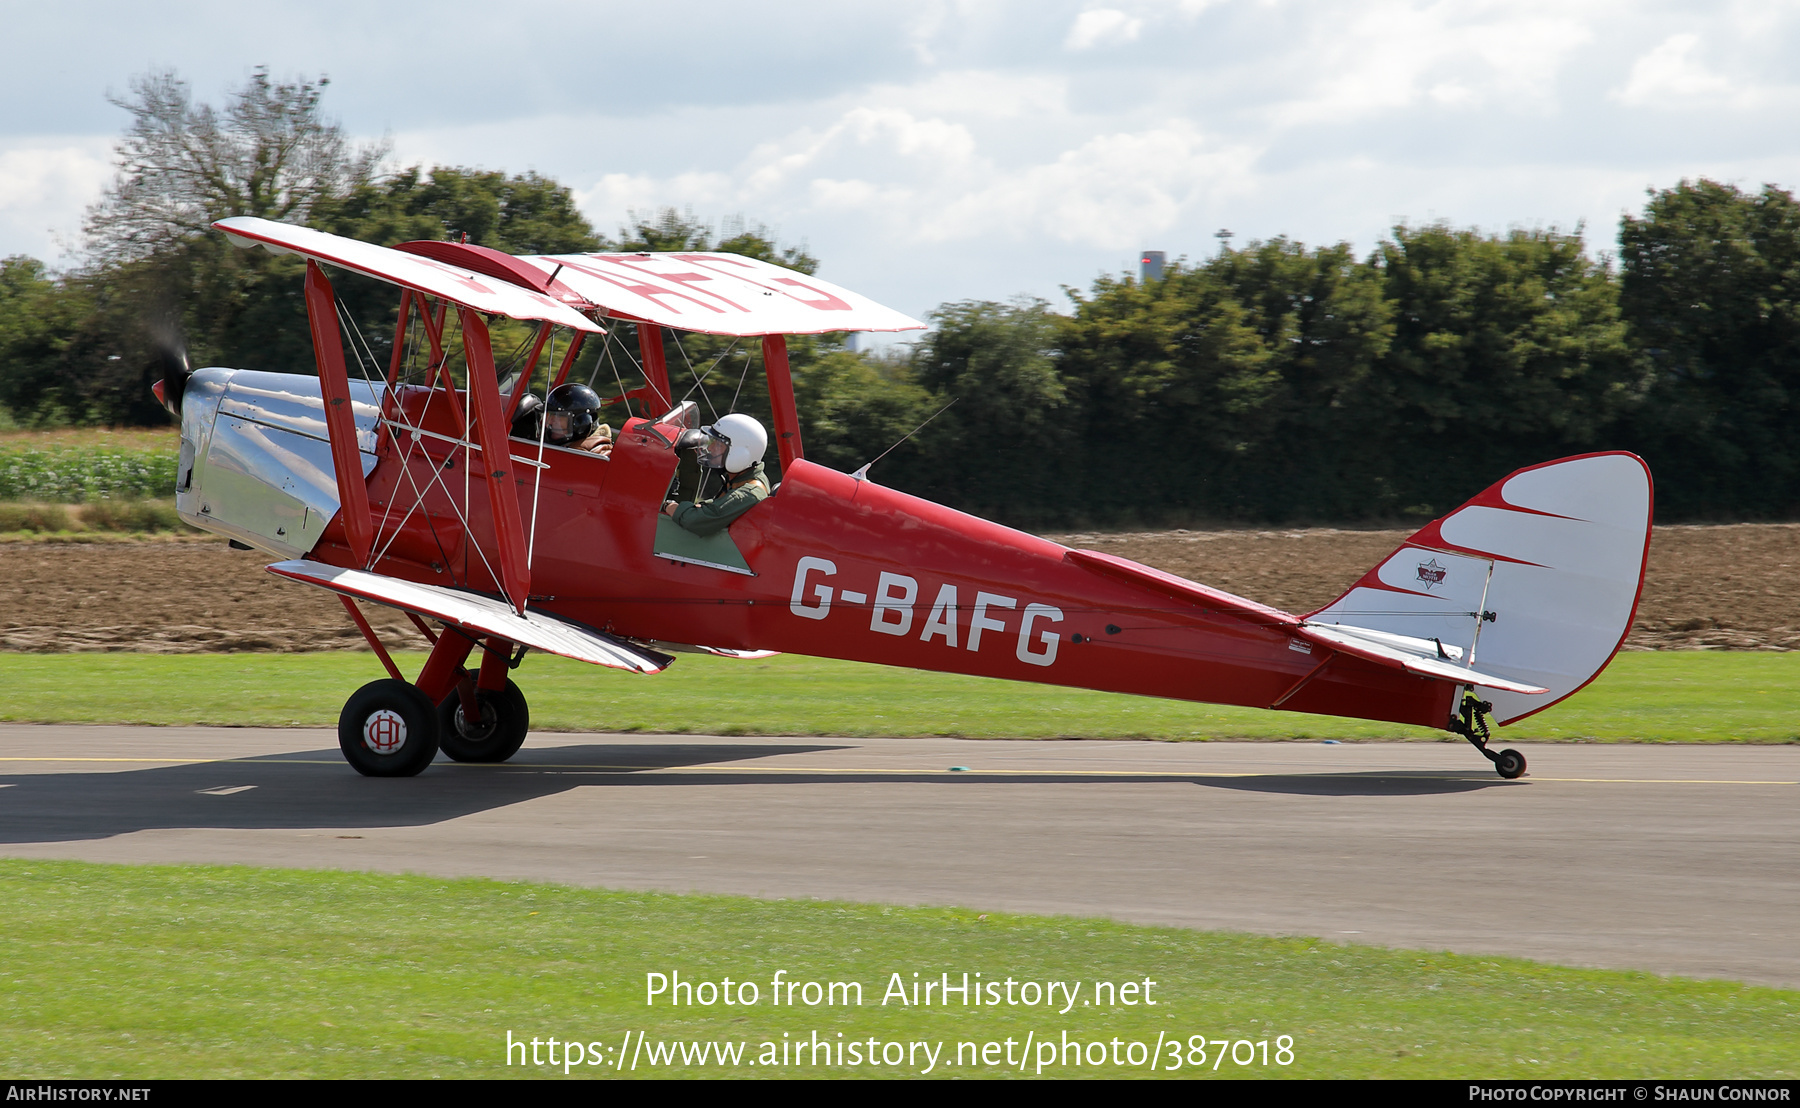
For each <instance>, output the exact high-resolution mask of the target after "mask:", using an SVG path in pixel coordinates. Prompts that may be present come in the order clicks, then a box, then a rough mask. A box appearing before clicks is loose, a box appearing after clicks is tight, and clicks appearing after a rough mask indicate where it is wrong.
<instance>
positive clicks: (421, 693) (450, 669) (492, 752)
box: [338, 598, 531, 777]
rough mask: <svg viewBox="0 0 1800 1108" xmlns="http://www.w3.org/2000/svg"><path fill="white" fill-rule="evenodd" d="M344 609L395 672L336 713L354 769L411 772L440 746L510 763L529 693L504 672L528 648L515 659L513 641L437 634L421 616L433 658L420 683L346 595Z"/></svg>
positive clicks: (525, 722) (459, 754)
mask: <svg viewBox="0 0 1800 1108" xmlns="http://www.w3.org/2000/svg"><path fill="white" fill-rule="evenodd" d="M344 607H345V609H346V610H348V611H349V613H350V616H351V618H352V619H354V620H355V621H356V625H357V627H358V628H359V629H361V631H362V633H363V637H364V638H366V639H367V640H368V642H369V646H370V647H371V648H372V649H373V650H374V651H375V653H376V656H377V657H379V658H380V659H381V663H382V665H384V666H386V667H387V671H388V673H390V674H391V675H392V676H391V677H389V678H388V679H386V680H383V681H371V682H370V683H369V684H367V685H364V686H363V687H362V688H360V689H358V690H356V694H355V695H354V696H352V697H351V698H350V700H349V702H348V703H346V704H345V705H344V710H343V713H342V714H340V715H339V716H338V746H339V748H340V749H342V750H343V752H344V758H345V760H347V761H348V762H349V763H350V765H351V766H352V767H353V768H354V769H355V770H356V772H358V773H360V774H362V775H363V776H365V777H413V776H416V775H417V774H419V773H421V772H423V771H424V769H425V767H426V766H428V765H430V764H431V760H432V759H433V758H436V757H437V752H438V749H439V747H440V746H442V748H443V751H444V753H446V754H448V755H450V757H451V758H453V759H455V760H456V761H458V762H504V761H506V760H507V759H508V758H510V757H512V756H513V755H514V754H517V753H518V752H519V747H520V746H521V745H523V744H524V742H525V734H526V732H527V731H529V730H530V728H531V717H530V714H529V712H528V711H527V709H526V706H525V694H524V693H522V692H520V691H519V686H517V685H515V684H513V682H512V681H511V680H510V679H509V678H508V677H507V676H506V671H507V670H509V669H512V668H514V667H516V666H517V665H518V664H519V660H520V659H521V658H523V657H524V656H525V650H524V648H523V647H521V648H520V649H519V653H518V656H517V657H514V656H512V655H511V653H510V652H511V648H512V645H513V644H512V643H510V642H507V641H506V640H504V639H501V638H498V637H490V638H488V639H487V640H486V642H485V643H480V642H478V641H477V639H476V638H475V637H474V636H471V635H469V634H467V633H466V632H464V631H462V630H460V629H446V631H445V632H444V633H443V634H441V635H434V634H432V632H431V630H430V629H429V628H428V627H426V626H425V625H424V623H423V622H422V621H420V620H418V619H416V618H415V619H414V621H413V622H415V623H417V624H418V625H419V629H420V630H421V631H424V632H425V635H426V637H427V638H428V639H430V640H431V657H430V658H428V659H426V662H425V668H424V669H422V670H420V672H419V679H418V681H417V682H413V683H409V682H407V681H406V680H404V679H403V678H402V677H401V676H400V668H399V667H398V666H396V665H395V664H394V660H393V658H391V657H389V656H388V652H387V649H386V648H385V647H383V646H382V644H381V640H380V639H379V638H377V637H376V635H375V632H374V631H373V630H372V629H371V628H370V627H369V624H368V621H367V620H365V619H364V618H363V617H362V613H361V612H359V611H357V609H356V606H355V605H354V604H352V603H351V602H350V601H349V600H348V599H347V598H346V599H345V600H344ZM477 646H481V647H482V655H481V664H480V665H479V666H478V667H476V672H475V673H470V672H469V671H468V670H467V669H465V668H463V663H464V662H465V661H467V660H468V657H469V654H470V652H471V651H473V650H474V649H475V648H476V647H477Z"/></svg>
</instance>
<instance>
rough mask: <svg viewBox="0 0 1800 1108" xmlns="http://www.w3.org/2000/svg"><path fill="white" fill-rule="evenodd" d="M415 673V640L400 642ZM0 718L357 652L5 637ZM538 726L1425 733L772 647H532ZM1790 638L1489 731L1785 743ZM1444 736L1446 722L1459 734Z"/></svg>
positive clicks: (529, 676) (319, 711)
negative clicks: (108, 646) (652, 656)
mask: <svg viewBox="0 0 1800 1108" xmlns="http://www.w3.org/2000/svg"><path fill="white" fill-rule="evenodd" d="M399 660H400V664H401V667H402V670H403V671H405V672H407V673H408V674H409V675H410V674H412V673H416V672H417V670H418V668H419V666H420V665H421V664H422V663H423V655H402V656H400V659H399ZM0 665H4V667H5V671H6V676H7V680H6V682H5V687H4V690H3V691H0V720H7V721H14V722H34V723H142V724H157V725H184V724H211V725H218V726H257V727H287V726H305V727H329V726H335V725H336V723H337V717H338V712H339V710H340V709H341V708H342V707H343V704H344V701H345V700H346V699H347V698H348V697H349V695H350V693H351V692H352V691H354V690H355V689H356V688H358V687H360V686H361V685H363V684H365V683H366V682H368V681H372V680H374V679H376V678H377V677H380V676H382V674H381V670H380V666H379V664H378V663H377V662H376V661H375V660H374V658H372V657H371V656H369V655H368V654H366V653H360V652H359V653H321V654H181V655H167V654H164V655H158V654H14V655H8V656H6V658H5V661H4V662H3V663H0ZM516 676H517V678H518V680H519V683H520V686H521V687H522V688H523V689H524V690H525V693H526V696H527V697H528V698H529V699H530V703H531V719H532V727H533V729H535V730H539V731H607V732H675V733H700V734H724V735H853V736H877V735H893V736H926V735H938V736H955V737H965V738H1024V739H1047V738H1094V739H1183V740H1199V739H1279V740H1293V739H1324V738H1335V739H1340V740H1356V739H1366V740H1372V739H1420V740H1422V739H1439V738H1442V737H1443V736H1444V733H1443V732H1441V731H1434V730H1431V729H1429V728H1422V727H1402V726H1398V725H1395V724H1387V723H1372V722H1367V721H1363V720H1351V719H1339V718H1336V717H1331V716H1312V715H1301V714H1298V713H1293V712H1269V711H1264V710H1261V709H1256V708H1225V707H1218V706H1216V705H1208V704H1190V703H1186V702H1183V701H1176V700H1159V699H1154V698H1150V697H1138V696H1126V695H1123V694H1117V693H1100V692H1092V691H1089V690H1085V689H1065V688H1059V687H1056V686H1051V685H1032V684H1024V683H1020V682H1012V681H998V680H994V679H991V678H984V677H965V676H961V675H957V674H945V673H929V672H925V671H922V670H906V669H894V668H890V667H886V666H874V665H865V664H862V663H857V662H840V661H833V660H829V659H820V658H803V657H799V656H796V655H786V656H780V657H775V658H768V659H764V660H761V661H753V662H751V661H736V660H732V659H726V658H715V657H711V656H706V655H688V656H684V657H682V658H681V659H680V660H678V661H677V663H676V664H675V665H674V666H673V667H671V668H670V669H669V670H668V671H667V672H665V673H663V674H659V675H657V676H655V677H648V678H647V677H642V676H639V675H635V674H627V673H620V672H617V671H613V670H605V669H599V668H596V667H593V666H587V665H583V664H581V663H578V662H571V661H568V660H566V659H563V658H555V657H550V656H546V655H531V656H529V657H528V658H527V660H526V663H525V665H524V666H523V667H521V669H520V671H519V673H518V674H517V675H516ZM1796 700H1800V653H1780V654H1775V653H1769V654H1765V653H1742V652H1733V653H1725V652H1708V651H1684V652H1668V653H1631V654H1621V655H1620V656H1619V657H1618V658H1616V659H1614V660H1613V663H1612V665H1611V666H1610V667H1608V669H1607V670H1606V672H1605V673H1603V674H1602V675H1601V676H1600V678H1599V679H1598V680H1597V681H1595V682H1594V683H1593V684H1592V685H1590V686H1589V687H1588V688H1586V689H1584V690H1582V691H1581V692H1579V693H1577V694H1576V695H1575V696H1573V697H1571V698H1570V699H1569V700H1567V701H1565V702H1564V703H1562V704H1560V705H1558V706H1556V707H1554V708H1551V709H1550V710H1548V711H1546V712H1542V713H1540V714H1538V715H1536V716H1533V717H1531V718H1529V719H1526V720H1523V721H1521V722H1520V723H1518V724H1515V725H1514V726H1511V727H1507V728H1504V729H1502V731H1501V735H1502V736H1503V737H1504V739H1506V740H1519V739H1542V740H1562V741H1599V742H1682V743H1791V742H1795V741H1800V737H1797V736H1800V723H1797V722H1796V719H1795V717H1794V714H1793V712H1792V708H1791V705H1792V704H1793V703H1794V702H1795V701H1796ZM1459 741H1460V740H1459Z"/></svg>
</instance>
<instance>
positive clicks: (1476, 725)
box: [1450, 693, 1525, 781]
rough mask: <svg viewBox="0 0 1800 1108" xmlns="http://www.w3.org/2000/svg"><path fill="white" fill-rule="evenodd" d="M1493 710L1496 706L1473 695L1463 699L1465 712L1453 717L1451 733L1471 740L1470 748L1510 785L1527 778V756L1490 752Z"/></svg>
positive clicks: (1505, 751) (1514, 752)
mask: <svg viewBox="0 0 1800 1108" xmlns="http://www.w3.org/2000/svg"><path fill="white" fill-rule="evenodd" d="M1493 710H1494V706H1493V704H1491V703H1489V702H1488V701H1486V700H1480V699H1477V698H1476V696H1475V694H1474V693H1467V694H1465V695H1464V696H1463V702H1462V709H1461V710H1460V711H1459V712H1458V713H1457V714H1456V715H1454V716H1452V717H1450V730H1451V731H1453V732H1455V733H1456V734H1458V735H1461V736H1462V737H1463V738H1465V739H1468V740H1469V745H1471V746H1473V747H1474V748H1475V749H1476V750H1479V751H1481V756H1482V757H1484V758H1486V759H1487V760H1488V761H1490V762H1492V763H1494V772H1495V773H1498V774H1499V775H1500V776H1501V777H1504V778H1506V779H1507V780H1508V781H1514V780H1517V779H1518V778H1520V777H1523V776H1525V755H1523V754H1520V753H1519V752H1518V751H1516V750H1513V749H1510V748H1509V749H1506V750H1499V751H1495V750H1489V749H1488V738H1489V737H1490V736H1489V734H1488V725H1487V717H1488V713H1490V712H1492V711H1493Z"/></svg>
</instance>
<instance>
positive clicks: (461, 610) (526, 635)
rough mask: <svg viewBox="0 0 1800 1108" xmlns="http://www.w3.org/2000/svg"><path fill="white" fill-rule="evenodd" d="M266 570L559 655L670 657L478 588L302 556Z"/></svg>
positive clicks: (629, 662)
mask: <svg viewBox="0 0 1800 1108" xmlns="http://www.w3.org/2000/svg"><path fill="white" fill-rule="evenodd" d="M269 572H270V573H273V574H276V575H277V576H281V577H286V578H288V579H289V580H293V581H301V582H304V583H306V584H308V585H317V586H319V587H320V588H324V589H330V590H331V591H332V592H335V593H341V594H343V595H344V596H353V597H356V598H357V599H359V600H370V601H373V602H375V603H377V604H385V605H387V606H388V607H390V608H399V609H400V610H401V611H405V612H417V613H418V614H419V615H422V616H427V617H429V618H431V619H435V620H441V621H442V622H443V623H444V624H445V625H446V626H451V627H458V628H461V629H462V630H465V631H472V632H474V633H476V634H479V635H498V636H499V637H500V638H503V639H506V640H508V641H510V642H515V643H518V644H520V645H521V646H529V647H531V649H533V650H541V651H543V652H544V653H546V654H558V655H561V656H562V657H564V658H573V659H575V660H576V661H578V662H589V663H592V664H593V665H597V666H606V667H607V668H609V669H628V670H632V671H634V672H636V673H659V672H661V671H662V670H664V669H666V668H667V667H668V665H669V663H670V662H672V661H674V659H673V658H670V657H669V656H668V655H666V654H661V653H658V652H656V651H654V650H648V649H645V648H643V647H639V646H635V645H633V644H631V643H628V642H626V641H625V640H623V639H619V638H615V637H614V636H612V635H608V634H606V633H605V632H603V631H596V630H594V629H593V628H591V627H583V626H582V625H580V624H578V623H573V622H570V621H568V620H564V619H558V618H557V617H555V616H552V615H548V614H546V613H544V612H528V613H526V614H525V615H520V614H518V613H517V612H515V611H513V609H512V606H511V605H509V604H507V603H506V602H505V601H503V600H496V599H494V598H492V597H487V596H482V595H480V594H479V593H470V592H463V591H462V590H460V589H447V588H444V587H442V586H441V585H421V584H418V583H416V582H413V581H402V580H400V579H399V578H398V577H385V576H383V575H381V574H379V573H366V572H364V571H362V570H359V569H344V568H342V567H339V566H328V565H325V564H323V563H321V562H312V561H306V560H304V559H302V560H298V561H292V562H276V563H275V564H274V565H271V566H270V567H269Z"/></svg>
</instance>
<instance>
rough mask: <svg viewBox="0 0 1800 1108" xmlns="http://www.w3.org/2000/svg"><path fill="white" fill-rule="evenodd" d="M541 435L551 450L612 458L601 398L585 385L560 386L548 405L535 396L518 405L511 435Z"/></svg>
mask: <svg viewBox="0 0 1800 1108" xmlns="http://www.w3.org/2000/svg"><path fill="white" fill-rule="evenodd" d="M540 414H541V416H542V419H543V421H544V426H543V427H542V428H540V427H539V426H538V417H539V416H540ZM540 431H541V432H542V434H543V437H544V441H545V442H547V443H549V444H550V445H551V446H566V447H569V448H570V449H572V450H587V451H591V452H592V453H595V454H598V455H600V456H601V457H602V458H606V457H610V456H611V455H612V448H613V433H612V427H611V426H609V425H608V424H605V423H602V422H600V394H598V393H596V392H595V391H594V390H593V389H590V388H588V387H587V386H586V385H577V384H575V383H573V382H570V383H568V384H562V385H558V386H556V387H555V388H553V389H551V390H550V401H549V403H547V404H546V403H541V402H539V401H538V399H537V397H535V396H527V397H525V398H524V399H523V400H521V401H519V410H518V413H517V414H516V415H515V416H514V417H513V425H512V433H513V434H515V435H518V436H519V437H520V438H527V439H535V438H537V437H538V435H539V433H540Z"/></svg>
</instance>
